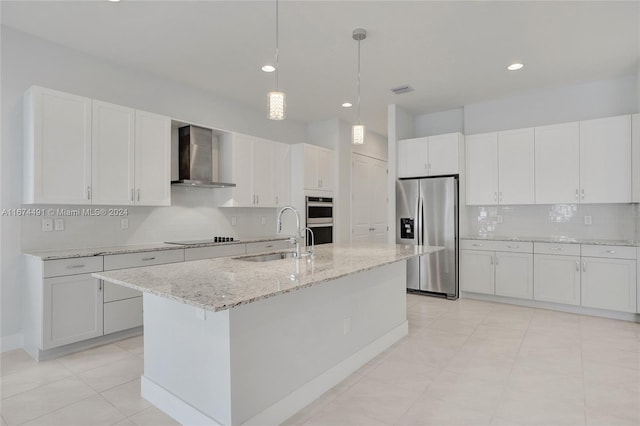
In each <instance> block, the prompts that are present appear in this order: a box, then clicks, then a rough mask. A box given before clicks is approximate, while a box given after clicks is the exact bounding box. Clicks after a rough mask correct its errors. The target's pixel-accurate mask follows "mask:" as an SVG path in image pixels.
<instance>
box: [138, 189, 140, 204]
mask: <svg viewBox="0 0 640 426" xmlns="http://www.w3.org/2000/svg"><path fill="white" fill-rule="evenodd" d="M138 201H140V188H138Z"/></svg>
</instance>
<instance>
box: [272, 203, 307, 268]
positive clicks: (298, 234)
mask: <svg viewBox="0 0 640 426" xmlns="http://www.w3.org/2000/svg"><path fill="white" fill-rule="evenodd" d="M286 210H291V211H292V212H294V213H295V214H296V236H295V237H291V239H290V240H289V242H291V243H292V244H295V245H296V257H297V258H300V238H302V235H301V232H300V215H299V214H298V210H296V209H295V207H292V206H284V207H283V208H281V209H280V211H279V212H278V234H279V233H281V232H282V214H283V213H284V212H285V211H286Z"/></svg>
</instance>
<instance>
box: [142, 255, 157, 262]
mask: <svg viewBox="0 0 640 426" xmlns="http://www.w3.org/2000/svg"><path fill="white" fill-rule="evenodd" d="M155 259H156V258H155V256H154V257H143V258H142V261H143V262H146V261H148V260H155Z"/></svg>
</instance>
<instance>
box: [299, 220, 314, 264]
mask: <svg viewBox="0 0 640 426" xmlns="http://www.w3.org/2000/svg"><path fill="white" fill-rule="evenodd" d="M304 231H309V233H310V234H311V248H310V249H307V254H309V255H310V256H312V258H313V252H314V251H315V249H316V237H315V236H314V235H313V231H312V230H311V228H309V227H308V226H307V227H304V228H302V232H304ZM307 247H309V243H308V242H307Z"/></svg>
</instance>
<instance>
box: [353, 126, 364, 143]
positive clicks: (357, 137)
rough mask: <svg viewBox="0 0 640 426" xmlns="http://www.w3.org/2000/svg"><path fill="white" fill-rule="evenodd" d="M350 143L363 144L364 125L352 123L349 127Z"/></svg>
mask: <svg viewBox="0 0 640 426" xmlns="http://www.w3.org/2000/svg"><path fill="white" fill-rule="evenodd" d="M351 143H352V144H354V145H362V144H364V125H363V124H354V125H353V127H352V128H351Z"/></svg>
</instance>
